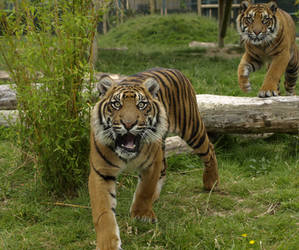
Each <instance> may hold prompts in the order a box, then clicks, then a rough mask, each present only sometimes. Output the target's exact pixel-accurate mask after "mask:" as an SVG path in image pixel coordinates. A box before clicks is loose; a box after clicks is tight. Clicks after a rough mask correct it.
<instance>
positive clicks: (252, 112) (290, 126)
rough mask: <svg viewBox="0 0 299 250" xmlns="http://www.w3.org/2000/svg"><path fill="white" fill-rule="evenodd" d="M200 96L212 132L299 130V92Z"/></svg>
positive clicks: (209, 130) (206, 122)
mask: <svg viewBox="0 0 299 250" xmlns="http://www.w3.org/2000/svg"><path fill="white" fill-rule="evenodd" d="M196 97H197V103H198V107H199V110H200V112H201V116H202V118H203V121H204V123H205V126H206V128H207V131H208V132H210V133H218V134H250V133H255V134H257V133H258V134H259V133H293V134H298V133H299V96H279V97H271V98H265V99H263V98H258V97H233V96H218V95H197V96H196ZM0 109H1V108H0ZM13 115H14V114H13ZM1 119H3V118H1V117H0V120H1ZM3 123H4V122H0V124H3ZM5 124H6V122H5Z"/></svg>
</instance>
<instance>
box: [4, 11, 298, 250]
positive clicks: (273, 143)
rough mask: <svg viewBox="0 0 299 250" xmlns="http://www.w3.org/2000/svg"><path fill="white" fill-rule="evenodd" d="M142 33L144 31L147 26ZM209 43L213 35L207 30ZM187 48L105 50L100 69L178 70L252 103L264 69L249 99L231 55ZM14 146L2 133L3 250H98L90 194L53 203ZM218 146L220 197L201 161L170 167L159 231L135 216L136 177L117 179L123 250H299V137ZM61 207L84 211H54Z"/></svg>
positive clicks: (176, 160)
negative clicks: (206, 180) (205, 183)
mask: <svg viewBox="0 0 299 250" xmlns="http://www.w3.org/2000/svg"><path fill="white" fill-rule="evenodd" d="M144 18H145V17H144ZM155 18H158V17H155ZM187 18H188V17H184V15H182V17H181V19H184V20H187ZM144 20H146V22H148V23H149V22H150V20H149V19H144ZM133 21H134V20H132V21H131V22H133ZM153 22H154V21H153ZM128 24H130V27H131V29H132V30H137V28H135V26H133V24H132V23H128ZM137 24H138V25H141V26H142V25H143V24H142V23H141V19H140V20H139V21H138V22H136V25H137ZM187 24H188V23H187ZM187 24H186V25H187ZM124 25H125V24H124ZM169 25H171V24H169ZM214 25H215V24H214ZM190 26H192V25H191V24H190V25H189V27H190ZM124 29H125V27H124ZM128 29H129V28H128ZM183 31H184V30H183ZM114 32H115V33H117V32H116V31H114ZM203 34H207V35H210V33H209V32H208V31H206V32H203ZM109 35H110V34H108V35H107V36H109ZM114 35H115V34H114ZM177 35H178V36H180V35H182V33H177ZM108 38H109V37H108ZM108 38H106V39H107V40H106V41H109V42H107V44H105V43H104V39H102V40H100V44H101V46H102V48H103V47H106V48H107V47H108V45H109V46H110V47H114V46H115V47H116V46H119V45H120V44H118V42H119V41H117V42H113V41H114V40H113V39H112V40H109V39H108ZM134 38H135V37H134V36H132V37H131V38H130V37H127V38H126V39H127V40H128V44H130V42H131V43H132V44H133V42H132V41H131V40H130V39H132V40H134ZM148 39H150V38H148ZM174 39H175V38H174ZM204 39H207V38H204ZM213 39H214V41H215V39H216V37H215V36H214V37H213ZM118 40H119V39H118ZM175 40H176V39H175ZM197 40H200V39H197ZM106 41H105V42H106ZM231 41H232V40H228V41H227V42H231ZM168 42H171V40H170V41H168ZM187 44H188V43H186V44H185V45H184V44H183V43H182V44H178V45H177V46H175V45H173V46H169V47H166V46H164V45H162V46H159V45H155V46H154V45H153V46H150V47H147V43H145V44H143V45H140V46H135V47H134V46H133V47H130V46H128V48H129V49H128V50H125V51H111V50H102V49H101V50H100V53H99V55H100V58H99V60H98V63H97V65H96V67H97V70H98V71H103V72H111V73H119V74H125V75H128V74H133V73H136V72H138V71H142V70H145V69H148V68H150V67H156V66H162V67H172V68H177V69H179V70H181V71H182V72H183V73H184V74H185V75H187V76H188V77H189V78H190V79H191V81H192V82H193V84H194V86H195V89H196V91H197V92H198V93H210V94H219V95H235V96H256V94H257V91H258V88H259V87H260V85H261V82H262V80H263V77H264V73H265V70H262V71H259V72H257V73H254V74H252V77H251V80H252V83H253V91H252V93H249V94H243V93H242V92H241V91H240V90H239V87H238V84H237V74H236V69H237V66H238V63H239V60H240V55H238V54H237V55H236V56H235V57H233V58H231V57H229V56H227V55H228V53H223V52H221V51H216V52H215V53H211V51H209V50H206V49H202V48H196V49H191V48H188V47H187ZM232 52H235V51H230V53H229V54H231V53H232ZM297 94H298V88H297ZM15 140H16V137H15V135H14V131H13V130H12V129H0V249H5V250H6V249H58V248H59V249H94V248H95V232H94V228H93V225H92V218H91V210H90V208H86V206H87V207H89V206H90V204H89V197H88V192H87V186H83V187H82V188H81V189H80V190H79V192H78V196H77V197H64V198H57V197H54V196H52V195H51V194H49V193H47V192H45V191H44V190H43V189H42V188H41V187H40V185H39V184H37V183H36V181H35V180H36V169H35V167H34V164H32V163H30V162H23V161H22V160H21V159H20V152H19V150H18V149H17V148H15V147H14V141H15ZM214 144H215V147H216V153H217V158H218V162H219V172H220V178H221V185H220V187H219V189H218V190H217V191H215V192H213V193H208V192H204V191H203V189H202V180H201V179H202V172H203V164H202V162H201V161H200V160H199V159H197V158H196V157H194V156H191V155H179V156H172V157H170V158H168V165H169V167H168V173H167V181H166V183H165V185H164V187H163V189H162V192H161V196H160V199H159V200H158V201H157V202H156V204H155V206H154V210H155V212H156V214H157V216H158V220H159V221H158V223H156V224H145V223H142V222H140V221H135V220H132V219H131V218H130V217H129V208H130V203H131V201H132V197H133V193H134V190H135V187H136V182H137V178H136V174H135V173H124V174H123V175H122V176H120V177H119V178H118V185H117V187H118V188H117V198H118V199H117V200H118V204H117V220H118V223H119V227H120V232H121V238H122V242H123V248H124V249H184V250H185V249H188V250H189V249H191V250H192V249H238V250H239V249H288V250H289V249H294V250H295V249H297V248H298V244H299V205H298V204H299V178H298V172H299V160H298V159H299V137H298V135H284V134H283V135H272V136H271V137H269V138H252V137H240V136H232V135H230V136H221V137H219V138H218V139H217V140H216V141H214ZM86 183H87V180H86ZM57 201H59V202H62V203H66V204H75V205H79V207H67V206H57V205H55V203H56V202H57ZM245 234H246V235H245ZM242 235H243V236H242ZM253 241H254V242H253ZM251 243H252V244H251Z"/></svg>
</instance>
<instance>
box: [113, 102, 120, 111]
mask: <svg viewBox="0 0 299 250" xmlns="http://www.w3.org/2000/svg"><path fill="white" fill-rule="evenodd" d="M111 105H112V107H113V108H114V109H119V108H120V107H121V104H120V102H119V101H113V102H111Z"/></svg>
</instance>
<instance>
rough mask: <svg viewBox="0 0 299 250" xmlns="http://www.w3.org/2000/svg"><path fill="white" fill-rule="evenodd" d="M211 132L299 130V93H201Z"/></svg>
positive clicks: (201, 108) (205, 119)
mask: <svg viewBox="0 0 299 250" xmlns="http://www.w3.org/2000/svg"><path fill="white" fill-rule="evenodd" d="M196 97H197V103H198V107H199V110H200V112H201V115H202V117H203V120H204V123H205V126H206V128H207V130H208V132H211V133H220V134H224V133H228V134H250V133H272V132H273V133H293V134H298V133H299V96H279V97H271V98H258V97H233V96H216V95H197V96H196Z"/></svg>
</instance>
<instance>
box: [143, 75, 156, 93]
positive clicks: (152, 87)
mask: <svg viewBox="0 0 299 250" xmlns="http://www.w3.org/2000/svg"><path fill="white" fill-rule="evenodd" d="M143 85H144V86H145V87H146V89H147V90H148V91H149V92H150V93H151V95H152V96H153V97H156V96H157V93H158V91H159V89H160V85H159V83H158V82H157V80H156V79H155V78H152V77H151V78H148V79H146V80H145V81H144V83H143Z"/></svg>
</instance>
